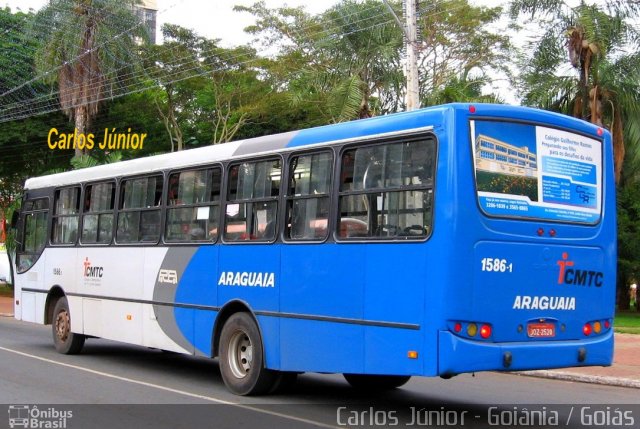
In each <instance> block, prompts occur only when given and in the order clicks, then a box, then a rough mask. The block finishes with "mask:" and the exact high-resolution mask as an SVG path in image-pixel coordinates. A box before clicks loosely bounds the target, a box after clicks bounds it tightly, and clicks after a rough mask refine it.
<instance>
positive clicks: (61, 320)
mask: <svg viewBox="0 0 640 429" xmlns="http://www.w3.org/2000/svg"><path fill="white" fill-rule="evenodd" d="M70 331H71V318H70V317H69V312H68V311H67V310H62V311H60V312H59V313H58V315H57V316H56V335H57V336H58V339H59V340H60V341H63V342H64V341H67V338H69V332H70Z"/></svg>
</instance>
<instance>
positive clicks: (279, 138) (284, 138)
mask: <svg viewBox="0 0 640 429" xmlns="http://www.w3.org/2000/svg"><path fill="white" fill-rule="evenodd" d="M296 134H298V131H289V132H288V133H283V134H275V135H272V136H264V137H258V138H255V139H249V140H245V141H243V142H242V143H240V145H239V146H238V148H237V149H236V150H235V152H233V156H239V155H249V154H254V153H257V152H268V151H272V150H278V149H284V148H286V147H287V144H289V142H290V141H291V140H293V138H294V137H295V135H296Z"/></svg>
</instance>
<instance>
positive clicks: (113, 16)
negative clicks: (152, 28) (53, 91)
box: [33, 0, 147, 155]
mask: <svg viewBox="0 0 640 429" xmlns="http://www.w3.org/2000/svg"><path fill="white" fill-rule="evenodd" d="M136 3H137V0H127V1H121V0H50V1H49V3H48V4H47V6H45V7H44V8H43V9H42V10H40V11H39V12H38V14H37V16H36V20H35V25H34V27H33V30H34V35H35V36H36V37H38V38H41V39H42V40H44V43H43V44H42V46H41V47H40V49H39V50H38V52H37V54H36V66H37V70H38V73H39V74H40V75H41V76H42V77H43V78H44V80H45V81H46V82H48V83H51V84H53V83H56V84H57V87H58V90H59V102H60V106H61V107H62V110H63V111H64V112H65V114H66V115H67V116H69V118H70V119H72V120H74V121H75V128H76V129H77V130H78V134H86V133H87V132H88V131H89V130H90V128H91V120H92V119H93V117H95V115H96V114H97V113H98V108H99V104H100V101H102V100H104V99H107V98H110V97H112V96H113V95H114V92H115V90H116V88H118V87H119V86H120V84H121V83H122V82H121V81H119V77H121V76H124V75H126V74H130V73H132V69H133V68H134V67H135V65H136V64H137V63H138V61H137V60H136V58H135V53H136V52H137V51H138V45H137V42H138V41H141V40H144V39H145V38H146V36H147V34H146V31H145V30H144V28H143V26H142V25H141V23H140V22H139V20H138V19H137V18H136V16H135V14H134V12H133V8H134V6H135V4H136ZM81 153H82V150H81V149H80V148H78V147H76V154H77V155H79V154H81Z"/></svg>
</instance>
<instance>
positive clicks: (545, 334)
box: [527, 323, 556, 338]
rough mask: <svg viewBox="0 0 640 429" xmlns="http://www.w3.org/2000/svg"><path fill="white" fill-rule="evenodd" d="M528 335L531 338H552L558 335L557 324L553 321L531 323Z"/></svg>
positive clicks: (528, 326) (528, 327)
mask: <svg viewBox="0 0 640 429" xmlns="http://www.w3.org/2000/svg"><path fill="white" fill-rule="evenodd" d="M527 336H529V337H531V338H552V337H555V336H556V325H554V324H553V323H529V324H528V325H527Z"/></svg>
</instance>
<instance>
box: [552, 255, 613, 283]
mask: <svg viewBox="0 0 640 429" xmlns="http://www.w3.org/2000/svg"><path fill="white" fill-rule="evenodd" d="M557 264H558V266H559V267H560V272H559V273H558V284H559V285H561V284H568V285H577V286H589V287H591V286H595V287H601V286H602V277H603V276H604V274H603V273H602V271H593V270H579V269H577V268H572V267H573V266H574V264H575V262H574V261H570V260H569V253H567V252H563V253H562V259H561V260H559V261H558V262H557Z"/></svg>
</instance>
